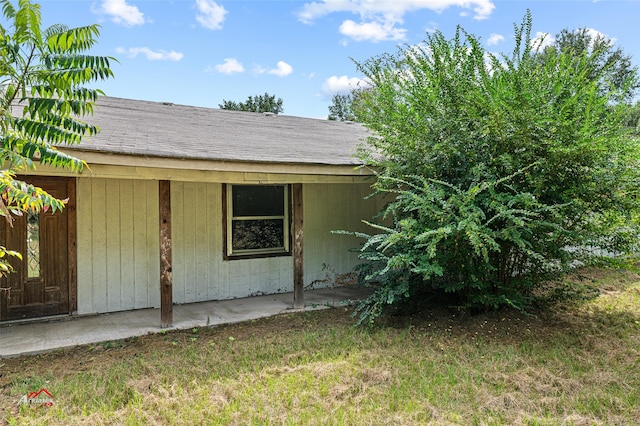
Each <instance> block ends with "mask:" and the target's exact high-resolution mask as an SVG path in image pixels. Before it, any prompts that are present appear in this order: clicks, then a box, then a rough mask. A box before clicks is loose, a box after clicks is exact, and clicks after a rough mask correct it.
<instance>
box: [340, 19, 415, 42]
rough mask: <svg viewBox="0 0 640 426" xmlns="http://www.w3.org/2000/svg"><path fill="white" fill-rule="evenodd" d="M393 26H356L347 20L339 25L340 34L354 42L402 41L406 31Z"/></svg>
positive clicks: (368, 24) (385, 24)
mask: <svg viewBox="0 0 640 426" xmlns="http://www.w3.org/2000/svg"><path fill="white" fill-rule="evenodd" d="M394 24H395V23H393V22H363V23H360V24H358V23H356V22H354V21H352V20H350V19H347V20H346V21H344V22H343V23H342V25H340V33H341V34H343V35H345V36H347V37H349V38H352V39H353V40H355V41H364V40H370V41H373V42H379V41H385V40H404V37H405V34H406V32H407V30H405V29H402V28H395V26H394Z"/></svg>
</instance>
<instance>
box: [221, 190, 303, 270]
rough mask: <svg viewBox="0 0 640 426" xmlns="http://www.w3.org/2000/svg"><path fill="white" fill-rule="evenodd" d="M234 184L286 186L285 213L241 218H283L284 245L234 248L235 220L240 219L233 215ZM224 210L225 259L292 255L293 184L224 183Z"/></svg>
mask: <svg viewBox="0 0 640 426" xmlns="http://www.w3.org/2000/svg"><path fill="white" fill-rule="evenodd" d="M234 186H280V187H283V188H284V215H278V216H242V219H240V220H256V219H257V220H260V219H266V220H268V219H281V220H283V222H284V224H283V228H284V229H283V231H284V247H277V248H271V249H245V250H233V221H234V220H238V219H237V218H234V216H233V187H234ZM222 210H223V239H224V247H223V252H224V259H225V260H235V259H257V258H265V257H280V256H291V216H292V214H291V185H289V184H254V183H246V184H223V188H222Z"/></svg>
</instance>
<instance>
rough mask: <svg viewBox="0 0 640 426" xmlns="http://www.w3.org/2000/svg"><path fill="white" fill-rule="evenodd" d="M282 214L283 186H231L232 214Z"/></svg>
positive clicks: (236, 215)
mask: <svg viewBox="0 0 640 426" xmlns="http://www.w3.org/2000/svg"><path fill="white" fill-rule="evenodd" d="M283 215H284V186H282V185H279V186H266V185H234V186H233V216H235V217H238V216H283Z"/></svg>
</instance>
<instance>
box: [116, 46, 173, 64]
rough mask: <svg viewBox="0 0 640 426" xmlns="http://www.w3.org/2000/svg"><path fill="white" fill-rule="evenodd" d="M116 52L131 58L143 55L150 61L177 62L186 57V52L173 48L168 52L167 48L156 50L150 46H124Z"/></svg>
mask: <svg viewBox="0 0 640 426" xmlns="http://www.w3.org/2000/svg"><path fill="white" fill-rule="evenodd" d="M116 52H118V53H120V54H123V55H127V56H129V57H130V58H135V57H137V56H138V55H143V56H145V57H146V58H147V59H148V60H150V61H174V62H176V61H180V60H181V59H182V58H183V57H184V54H182V53H180V52H176V51H175V50H172V51H170V52H167V51H166V50H156V51H154V50H151V49H149V48H148V47H130V48H128V49H125V48H124V47H118V48H117V49H116Z"/></svg>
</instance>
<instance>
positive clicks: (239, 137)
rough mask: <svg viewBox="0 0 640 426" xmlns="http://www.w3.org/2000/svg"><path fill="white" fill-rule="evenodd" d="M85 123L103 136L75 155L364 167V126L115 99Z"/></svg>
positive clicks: (100, 106)
mask: <svg viewBox="0 0 640 426" xmlns="http://www.w3.org/2000/svg"><path fill="white" fill-rule="evenodd" d="M86 121H88V122H90V123H92V124H95V125H97V126H99V127H100V129H101V131H100V133H99V134H98V135H96V136H93V137H90V138H87V139H86V140H84V141H83V142H82V143H81V144H80V145H78V146H77V147H74V148H72V149H80V150H85V151H97V152H103V153H114V154H130V155H136V156H146V157H166V158H180V159H199V160H220V161H247V162H263V163H264V162H268V163H291V164H328V165H352V164H359V161H358V160H357V159H356V158H354V156H353V154H354V153H355V150H356V147H357V145H358V144H359V143H360V142H362V141H363V139H364V138H365V137H366V136H367V134H368V133H367V130H366V129H365V128H364V127H363V126H362V125H360V124H356V123H345V122H337V121H328V120H320V119H311V118H300V117H292V116H286V115H267V114H262V113H252V112H240V111H228V110H221V109H213V108H201V107H193V106H185V105H176V104H170V103H161V102H149V101H139V100H130V99H120V98H112V97H102V98H100V99H99V100H98V104H97V106H96V108H95V114H94V115H93V116H90V117H87V118H86Z"/></svg>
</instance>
